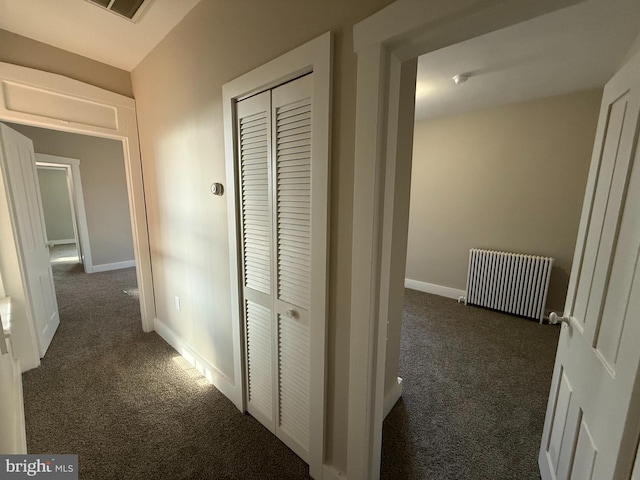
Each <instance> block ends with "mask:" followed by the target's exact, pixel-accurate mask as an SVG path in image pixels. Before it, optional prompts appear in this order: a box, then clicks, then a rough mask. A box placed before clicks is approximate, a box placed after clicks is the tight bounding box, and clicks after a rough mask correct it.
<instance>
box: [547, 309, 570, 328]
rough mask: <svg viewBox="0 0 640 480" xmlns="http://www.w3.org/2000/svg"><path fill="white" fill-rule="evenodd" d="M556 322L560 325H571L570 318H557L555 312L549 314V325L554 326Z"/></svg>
mask: <svg viewBox="0 0 640 480" xmlns="http://www.w3.org/2000/svg"><path fill="white" fill-rule="evenodd" d="M558 322H560V323H566V324H567V325H571V317H569V316H565V317H559V316H558V314H557V313H556V312H551V313H550V314H549V323H550V324H551V325H555V324H557V323H558Z"/></svg>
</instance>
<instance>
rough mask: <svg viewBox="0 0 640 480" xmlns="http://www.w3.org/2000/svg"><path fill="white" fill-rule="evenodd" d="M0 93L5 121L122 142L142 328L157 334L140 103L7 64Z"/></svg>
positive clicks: (2, 66) (1, 69)
mask: <svg viewBox="0 0 640 480" xmlns="http://www.w3.org/2000/svg"><path fill="white" fill-rule="evenodd" d="M0 92H2V95H0V121H7V122H12V123H19V124H23V125H32V126H35V127H42V128H48V129H51V130H60V131H63V132H70V133H80V134H84V135H91V136H94V137H101V138H110V139H114V140H118V141H120V142H122V146H123V153H124V160H125V171H126V178H127V190H128V194H129V210H130V216H131V229H132V233H133V248H134V255H135V261H136V275H137V280H138V288H139V290H140V314H141V316H142V328H143V330H144V331H145V332H151V331H153V329H154V328H153V319H154V317H155V300H154V296H153V278H152V276H151V255H150V251H149V234H148V228H147V215H146V206H145V202H144V185H143V181H142V162H141V160H140V144H139V141H138V125H137V121H136V109H135V101H134V100H133V99H132V98H129V97H125V96H124V95H119V94H117V93H113V92H109V91H107V90H104V89H102V88H98V87H95V86H93V85H88V84H86V83H83V82H80V81H78V80H74V79H71V78H68V77H64V76H62V75H56V74H53V73H49V72H43V71H41V70H34V69H31V68H26V67H21V66H17V65H12V64H9V63H3V62H0ZM32 343H33V342H32ZM20 353H21V355H24V356H25V357H26V358H30V360H31V361H30V362H29V363H30V364H32V365H35V366H37V365H39V364H40V359H39V358H38V352H37V350H36V351H32V352H20Z"/></svg>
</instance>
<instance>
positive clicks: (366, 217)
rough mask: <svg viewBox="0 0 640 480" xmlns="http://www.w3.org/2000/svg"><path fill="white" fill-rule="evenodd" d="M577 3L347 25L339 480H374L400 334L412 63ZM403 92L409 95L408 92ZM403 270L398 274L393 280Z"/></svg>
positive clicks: (415, 9) (394, 10)
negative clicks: (352, 57) (344, 362)
mask: <svg viewBox="0 0 640 480" xmlns="http://www.w3.org/2000/svg"><path fill="white" fill-rule="evenodd" d="M580 1H581V0H557V1H554V0H523V1H521V2H504V1H500V0H487V1H483V2H474V1H463V2H456V4H455V5H454V4H453V3H452V2H448V1H447V0H435V1H427V0H407V1H404V0H398V1H397V2H394V3H392V4H390V5H389V6H387V7H385V8H383V9H382V10H380V11H379V12H377V13H375V14H373V15H372V16H370V17H368V18H366V19H365V20H363V21H361V22H360V23H358V24H356V25H355V26H354V28H353V44H354V51H355V53H356V54H357V57H358V74H357V86H356V132H355V142H356V143H355V161H354V172H355V174H354V198H353V236H352V252H353V253H352V261H351V272H352V276H351V331H350V348H349V351H350V359H349V425H348V452H349V455H348V459H347V477H348V478H349V479H350V480H361V479H362V480H365V479H366V480H376V479H378V478H379V476H380V460H381V447H382V420H383V404H384V378H385V368H386V337H387V328H399V325H400V324H401V308H402V295H403V290H404V288H403V283H404V267H405V259H404V258H401V257H402V251H403V250H404V249H406V243H407V231H408V221H407V211H408V195H406V193H407V192H409V191H410V180H411V173H410V172H411V154H412V145H411V140H412V137H413V110H414V100H413V92H414V91H415V80H416V59H417V57H418V56H419V55H422V54H424V53H428V52H432V51H435V50H437V49H439V48H443V47H445V46H448V45H453V44H455V43H459V42H462V41H464V40H468V39H470V38H473V37H476V36H479V35H483V34H485V33H489V32H491V31H495V30H498V29H500V28H504V27H507V26H509V25H514V24H516V23H519V22H522V21H525V20H528V19H530V18H534V17H536V16H539V15H543V14H545V13H549V12H552V11H554V10H558V9H560V8H564V7H568V6H571V5H573V4H576V3H579V2H580ZM407 88H409V89H411V92H410V94H409V95H407V93H406V89H407ZM400 273H402V275H400Z"/></svg>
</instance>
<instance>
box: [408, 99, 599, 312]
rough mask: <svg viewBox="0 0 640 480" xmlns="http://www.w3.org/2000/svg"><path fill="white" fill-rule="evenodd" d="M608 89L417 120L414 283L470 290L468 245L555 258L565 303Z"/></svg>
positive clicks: (411, 247)
mask: <svg viewBox="0 0 640 480" xmlns="http://www.w3.org/2000/svg"><path fill="white" fill-rule="evenodd" d="M601 95H602V91H601V90H590V91H585V92H578V93H574V94H570V95H563V96H558V97H551V98H547V99H542V100H536V101H530V102H526V103H520V104H515V105H509V106H505V107H498V108H493V109H487V110H482V111H476V112H472V113H466V114H461V115H456V116H451V117H445V118H439V119H434V120H426V121H422V122H418V123H417V124H416V128H415V136H414V154H413V173H412V181H411V211H410V216H409V218H410V220H409V241H408V252H407V272H406V277H407V278H409V279H412V280H418V281H421V282H427V283H432V284H436V285H442V286H446V287H452V288H456V289H461V290H464V289H465V286H466V278H467V264H468V258H469V249H470V248H487V249H492V250H504V251H511V252H521V253H531V254H537V255H546V256H552V257H554V258H555V264H554V269H553V272H552V276H551V283H550V291H549V297H548V301H547V307H549V308H552V309H555V310H558V311H561V310H562V309H563V306H564V301H565V297H566V291H567V285H568V280H569V274H570V272H571V263H572V260H573V251H574V247H575V241H576V235H577V231H578V223H579V217H580V212H581V209H582V200H583V197H584V190H585V185H586V178H587V174H588V169H589V162H590V159H591V151H592V148H593V141H594V136H595V128H596V123H597V117H598V112H599V106H600V100H601Z"/></svg>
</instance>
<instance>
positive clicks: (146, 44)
mask: <svg viewBox="0 0 640 480" xmlns="http://www.w3.org/2000/svg"><path fill="white" fill-rule="evenodd" d="M199 1H200V0H155V1H154V2H153V3H152V4H151V6H150V7H149V9H148V10H147V11H146V12H145V13H144V15H143V16H142V18H141V19H140V21H139V22H138V23H133V22H131V21H129V20H127V19H124V18H122V17H119V16H118V15H114V14H113V13H111V12H108V11H106V10H104V9H102V8H100V7H98V6H95V5H93V4H91V3H89V2H87V1H85V0H0V28H1V29H4V30H8V31H10V32H13V33H17V34H19V35H23V36H25V37H29V38H32V39H34V40H38V41H40V42H44V43H48V44H50V45H53V46H55V47H59V48H62V49H64V50H68V51H70V52H73V53H77V54H79V55H83V56H85V57H89V58H93V59H94V60H98V61H100V62H103V63H106V64H109V65H113V66H114V67H118V68H122V69H124V70H127V71H131V70H133V68H134V67H135V66H136V65H138V63H140V61H141V60H142V59H143V58H144V57H145V56H147V54H148V53H149V52H150V51H151V50H152V49H153V48H154V47H155V46H156V45H158V43H160V41H161V40H162V39H163V38H164V37H165V36H166V35H167V33H169V32H170V31H171V29H172V28H173V27H175V26H176V25H177V24H178V22H180V20H182V19H183V18H184V16H185V15H186V14H187V13H189V11H190V10H191V9H192V8H193V7H194V6H195V5H196V4H197V3H198V2H199Z"/></svg>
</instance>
